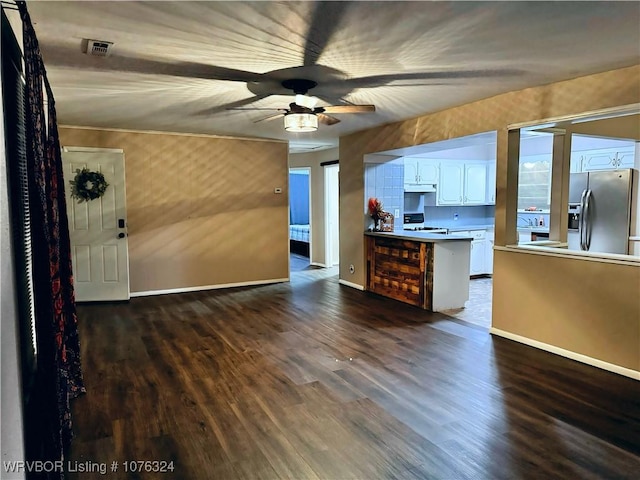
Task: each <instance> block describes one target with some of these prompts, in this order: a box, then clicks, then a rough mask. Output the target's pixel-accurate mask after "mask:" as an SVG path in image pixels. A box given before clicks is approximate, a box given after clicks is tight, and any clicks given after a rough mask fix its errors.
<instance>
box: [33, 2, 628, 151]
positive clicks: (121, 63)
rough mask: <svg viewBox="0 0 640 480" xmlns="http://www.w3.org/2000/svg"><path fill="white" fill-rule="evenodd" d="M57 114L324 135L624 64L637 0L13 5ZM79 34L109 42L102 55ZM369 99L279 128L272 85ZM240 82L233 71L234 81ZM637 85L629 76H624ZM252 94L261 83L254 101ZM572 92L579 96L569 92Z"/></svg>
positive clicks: (69, 118)
mask: <svg viewBox="0 0 640 480" xmlns="http://www.w3.org/2000/svg"><path fill="white" fill-rule="evenodd" d="M28 9H29V12H30V14H31V17H32V20H33V22H34V24H35V30H36V33H37V35H38V39H39V41H40V46H41V50H42V54H43V57H44V61H45V65H46V68H47V71H48V75H49V79H50V81H51V84H52V87H53V91H54V94H55V97H56V105H57V108H58V118H59V122H60V123H61V124H66V125H84V126H94V127H110V128H125V129H139V130H160V131H171V132H190V133H206V134H219V135H233V136H251V137H262V138H273V139H286V140H290V141H293V142H295V144H292V146H294V145H295V149H297V150H298V151H314V150H318V149H322V148H327V147H330V146H332V145H336V144H337V138H338V137H339V136H342V135H345V134H348V133H352V132H355V131H358V130H362V129H366V128H370V127H373V126H376V125H381V124H385V123H389V122H395V121H398V120H404V119H407V118H412V117H416V116H419V115H423V114H426V113H429V112H434V111H438V110H442V109H445V108H449V107H452V106H455V105H460V104H464V103H468V102H470V101H474V100H478V99H481V98H486V97H490V96H493V95H496V94H500V93H503V92H507V91H512V90H517V89H521V88H525V87H529V86H535V85H541V84H546V83H551V82H555V81H559V80H563V79H569V78H574V77H578V76H582V75H586V74H590V73H595V72H600V71H606V70H610V69H615V68H620V67H625V66H629V65H635V64H638V63H640V28H639V25H640V3H639V2H635V1H634V2H608V1H607V2H592V1H588V2H573V1H572V2H537V1H536V2H430V1H425V2H326V3H316V2H269V1H261V2H243V1H233V2H206V1H201V2H174V1H164V2H131V1H124V2H104V1H103V2H84V1H78V2H71V1H68V2H52V1H40V2H34V1H31V2H28ZM83 39H98V40H106V41H110V42H113V43H114V46H113V53H112V55H111V56H110V57H106V58H96V57H89V56H87V55H85V54H83V53H82V47H83ZM286 78H305V79H311V80H315V81H317V82H318V84H319V85H318V86H317V87H316V88H315V89H313V90H311V91H310V92H309V93H310V94H312V95H316V96H318V97H320V98H321V100H322V102H321V103H322V104H323V105H328V104H348V103H355V104H375V106H376V112H375V113H367V114H336V115H335V117H337V118H340V120H341V123H339V124H336V125H332V126H326V125H322V124H321V125H320V128H319V130H318V131H317V132H313V133H304V134H291V133H287V132H285V131H284V128H283V122H282V119H276V120H269V121H262V122H258V123H254V122H255V121H256V120H259V119H262V118H265V117H267V116H269V115H271V114H272V113H277V111H266V110H265V111H261V110H257V111H228V110H225V108H227V107H230V106H235V107H257V108H274V109H276V108H284V107H286V106H287V105H288V104H289V103H290V102H292V101H293V96H292V94H289V92H288V91H286V90H285V89H283V88H282V87H281V86H280V85H279V82H280V81H281V80H283V79H286ZM247 82H249V83H247ZM639 86H640V85H639ZM264 94H272V95H269V96H266V97H264V98H261V97H262V96H263V95H264ZM576 94H579V92H576Z"/></svg>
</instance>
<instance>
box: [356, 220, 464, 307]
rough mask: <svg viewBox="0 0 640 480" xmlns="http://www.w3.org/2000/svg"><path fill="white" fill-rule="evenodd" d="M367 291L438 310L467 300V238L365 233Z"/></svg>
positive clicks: (415, 233)
mask: <svg viewBox="0 0 640 480" xmlns="http://www.w3.org/2000/svg"><path fill="white" fill-rule="evenodd" d="M365 239H366V252H367V290H368V291H370V292H373V293H377V294H379V295H383V296H385V297H389V298H393V299H395V300H399V301H401V302H404V303H409V304H411V305H416V306H418V307H421V308H424V309H426V310H430V311H433V312H439V311H442V310H448V309H452V308H463V307H464V304H465V302H466V301H467V300H468V299H469V257H470V249H471V241H472V238H471V237H463V236H459V235H445V234H439V233H426V232H408V231H407V232H365Z"/></svg>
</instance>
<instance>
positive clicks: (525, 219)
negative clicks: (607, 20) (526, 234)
mask: <svg viewBox="0 0 640 480" xmlns="http://www.w3.org/2000/svg"><path fill="white" fill-rule="evenodd" d="M518 220H523V221H525V222H527V225H526V226H527V227H532V226H533V223H532V222H531V219H530V218H524V217H521V216H520V215H518ZM517 223H518V222H517V221H516V226H521V225H517Z"/></svg>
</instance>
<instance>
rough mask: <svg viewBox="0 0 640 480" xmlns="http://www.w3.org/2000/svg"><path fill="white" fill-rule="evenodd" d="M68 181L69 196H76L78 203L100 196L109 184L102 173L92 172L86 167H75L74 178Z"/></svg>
mask: <svg viewBox="0 0 640 480" xmlns="http://www.w3.org/2000/svg"><path fill="white" fill-rule="evenodd" d="M69 183H70V184H71V197H72V198H77V199H78V203H82V202H88V201H90V200H95V199H96V198H100V197H101V196H103V195H104V192H105V191H106V190H107V187H108V186H109V184H108V183H107V181H106V180H105V179H104V175H103V174H102V173H100V172H92V171H91V170H89V169H88V168H83V169H82V170H80V169H77V170H76V176H75V178H74V179H73V180H71V181H70V182H69Z"/></svg>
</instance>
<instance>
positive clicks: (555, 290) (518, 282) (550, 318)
mask: <svg viewBox="0 0 640 480" xmlns="http://www.w3.org/2000/svg"><path fill="white" fill-rule="evenodd" d="M493 269H494V276H493V289H494V297H493V327H494V328H497V329H500V330H504V331H507V332H509V333H513V334H516V335H521V336H523V337H526V338H530V339H532V340H536V341H538V342H542V343H546V344H551V345H554V346H557V347H559V348H563V349H565V350H569V351H572V352H576V353H580V354H582V355H586V356H588V357H591V358H596V359H599V360H602V361H605V362H608V363H611V364H614V365H619V366H621V367H625V368H629V369H631V370H636V371H640V296H639V293H640V268H638V266H637V265H636V266H630V265H617V264H612V263H600V262H593V261H587V260H575V259H570V258H561V257H553V256H543V255H532V254H528V253H524V252H505V251H496V252H495V255H494V261H493ZM507 292H508V294H506V293H507Z"/></svg>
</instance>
